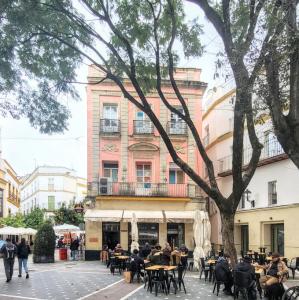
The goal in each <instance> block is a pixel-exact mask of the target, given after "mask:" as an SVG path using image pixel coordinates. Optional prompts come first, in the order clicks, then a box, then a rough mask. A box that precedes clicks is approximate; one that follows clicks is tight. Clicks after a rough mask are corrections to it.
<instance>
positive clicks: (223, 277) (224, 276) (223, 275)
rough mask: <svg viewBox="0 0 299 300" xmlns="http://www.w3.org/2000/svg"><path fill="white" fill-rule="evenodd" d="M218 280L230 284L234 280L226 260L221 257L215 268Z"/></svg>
mask: <svg viewBox="0 0 299 300" xmlns="http://www.w3.org/2000/svg"><path fill="white" fill-rule="evenodd" d="M215 276H216V279H217V280H219V281H223V282H229V281H230V280H231V279H232V273H231V271H230V269H229V265H228V262H227V260H226V259H225V258H223V257H220V258H219V259H218V261H217V264H216V267H215Z"/></svg>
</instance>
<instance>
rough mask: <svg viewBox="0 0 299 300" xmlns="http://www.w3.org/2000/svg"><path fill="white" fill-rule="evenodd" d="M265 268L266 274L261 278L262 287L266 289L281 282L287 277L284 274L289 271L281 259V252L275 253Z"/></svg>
mask: <svg viewBox="0 0 299 300" xmlns="http://www.w3.org/2000/svg"><path fill="white" fill-rule="evenodd" d="M264 268H265V269H266V276H262V277H261V278H260V284H261V287H262V288H264V289H266V288H267V287H269V286H271V285H273V284H276V283H279V282H281V281H282V280H283V278H285V277H284V275H286V274H287V273H288V272H289V270H288V268H287V266H286V264H285V263H284V262H283V261H282V260H281V259H280V254H279V253H273V254H272V261H271V262H270V264H269V265H267V266H266V267H264Z"/></svg>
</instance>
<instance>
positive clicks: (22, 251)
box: [17, 243, 31, 259]
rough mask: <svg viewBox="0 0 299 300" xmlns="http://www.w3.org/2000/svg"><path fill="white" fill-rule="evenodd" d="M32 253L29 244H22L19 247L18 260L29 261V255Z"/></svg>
mask: <svg viewBox="0 0 299 300" xmlns="http://www.w3.org/2000/svg"><path fill="white" fill-rule="evenodd" d="M30 253H31V250H30V247H29V246H28V245H27V244H22V243H20V244H19V245H18V246H17V255H18V258H22V259H28V255H29V254H30Z"/></svg>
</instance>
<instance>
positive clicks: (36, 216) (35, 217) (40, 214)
mask: <svg viewBox="0 0 299 300" xmlns="http://www.w3.org/2000/svg"><path fill="white" fill-rule="evenodd" d="M24 223H25V225H26V227H30V228H34V229H39V227H40V226H41V225H42V224H43V223H44V211H43V210H41V209H40V208H35V209H33V210H32V211H31V212H30V213H29V214H27V215H26V216H25V217H24Z"/></svg>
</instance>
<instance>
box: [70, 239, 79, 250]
mask: <svg viewBox="0 0 299 300" xmlns="http://www.w3.org/2000/svg"><path fill="white" fill-rule="evenodd" d="M78 248H79V240H78V239H75V240H73V241H72V243H71V246H70V249H71V250H78Z"/></svg>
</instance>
